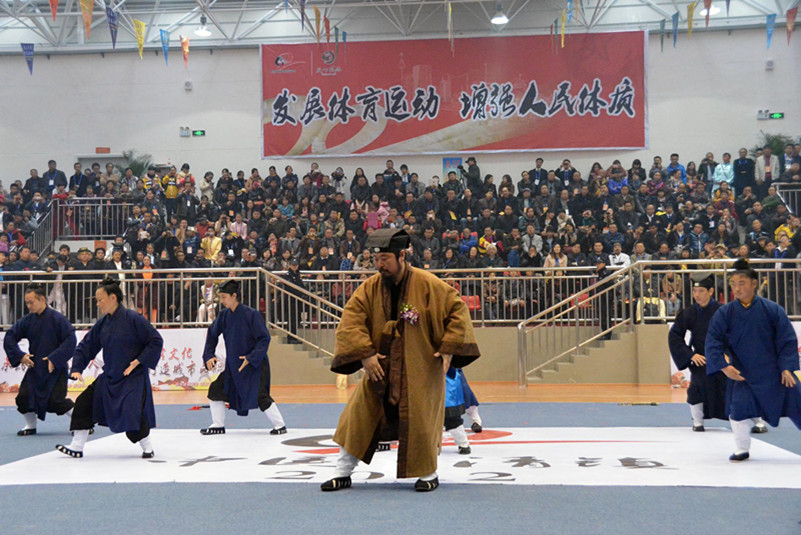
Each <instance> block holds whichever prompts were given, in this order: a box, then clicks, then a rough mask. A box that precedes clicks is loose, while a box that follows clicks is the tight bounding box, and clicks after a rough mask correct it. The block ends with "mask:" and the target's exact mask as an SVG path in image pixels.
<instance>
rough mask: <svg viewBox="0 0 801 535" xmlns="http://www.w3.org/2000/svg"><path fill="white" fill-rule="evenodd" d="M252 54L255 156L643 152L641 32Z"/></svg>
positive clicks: (276, 48)
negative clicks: (560, 44)
mask: <svg viewBox="0 0 801 535" xmlns="http://www.w3.org/2000/svg"><path fill="white" fill-rule="evenodd" d="M568 37H569V38H568V41H567V43H566V45H565V48H560V49H558V51H557V50H555V49H554V47H553V43H552V41H551V39H550V38H549V37H548V36H547V35H545V36H529V37H486V38H473V39H459V40H458V41H457V43H456V46H455V52H454V53H453V54H451V50H450V46H449V43H448V41H447V40H446V39H436V40H418V41H373V42H357V43H353V42H350V43H348V46H347V48H345V47H344V46H339V47H337V46H336V45H335V44H326V43H321V44H302V45H264V46H262V49H261V60H262V84H263V86H262V87H263V99H264V102H263V108H262V109H263V137H264V154H263V155H264V157H276V156H299V155H309V156H312V155H314V156H341V155H350V154H372V155H391V154H439V153H447V154H453V153H457V152H468V151H469V152H470V153H475V152H482V151H484V152H492V151H529V150H549V149H550V150H558V149H573V150H575V149H612V148H614V149H621V148H645V147H646V145H647V137H646V136H647V106H646V98H645V97H646V93H645V44H646V39H647V34H646V33H644V32H623V33H594V34H576V35H570V36H568Z"/></svg>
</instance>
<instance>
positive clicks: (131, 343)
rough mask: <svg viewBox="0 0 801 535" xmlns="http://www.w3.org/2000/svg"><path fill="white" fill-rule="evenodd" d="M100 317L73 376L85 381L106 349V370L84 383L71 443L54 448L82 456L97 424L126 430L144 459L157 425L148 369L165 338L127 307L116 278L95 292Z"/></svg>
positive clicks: (81, 346)
mask: <svg viewBox="0 0 801 535" xmlns="http://www.w3.org/2000/svg"><path fill="white" fill-rule="evenodd" d="M95 297H96V299H97V308H98V309H99V311H100V314H101V318H100V319H99V320H97V323H95V324H94V326H92V329H91V330H90V331H89V332H88V333H87V334H86V337H84V339H83V340H81V343H80V344H78V347H77V349H76V350H75V356H74V357H73V358H72V375H71V377H72V379H74V380H76V381H82V380H83V375H82V373H83V371H84V370H85V369H86V367H87V366H89V363H90V362H92V360H94V358H95V357H96V356H97V354H98V353H99V352H100V350H101V349H102V350H103V373H101V374H100V375H98V376H97V379H95V382H93V383H92V384H91V385H89V386H88V387H86V390H84V391H83V392H82V393H81V395H80V396H78V399H77V400H75V408H74V409H73V412H72V423H71V424H70V430H72V432H73V436H72V443H70V444H69V445H67V446H63V445H61V444H59V445H58V446H56V449H57V450H58V451H60V452H61V453H64V454H65V455H69V456H70V457H83V448H84V445H85V444H86V439H87V438H88V437H89V434H90V433H91V429H92V427H93V426H94V424H98V425H103V426H108V427H109V429H111V431H112V432H114V433H125V435H126V436H127V437H128V440H130V441H131V442H133V443H134V444H139V446H140V447H141V448H142V458H144V459H149V458H151V457H153V455H154V454H153V446H152V445H151V442H150V429H151V428H153V427H155V426H156V411H155V408H154V406H153V391H152V388H151V386H150V375H149V370H153V369H155V368H156V365H157V364H158V362H159V358H161V349H162V347H163V346H164V340H163V339H162V338H161V335H160V334H159V332H158V331H157V330H156V329H155V328H154V327H153V326H152V325H151V324H150V322H148V321H147V320H146V319H145V318H144V317H143V316H142V315H141V314H139V313H138V312H136V311H134V310H131V309H129V308H125V307H124V306H122V305H121V304H120V303H121V302H122V299H123V297H122V290H121V289H120V285H119V282H118V281H115V280H111V279H106V280H104V281H103V282H102V283H101V285H100V287H98V289H97V290H96V292H95Z"/></svg>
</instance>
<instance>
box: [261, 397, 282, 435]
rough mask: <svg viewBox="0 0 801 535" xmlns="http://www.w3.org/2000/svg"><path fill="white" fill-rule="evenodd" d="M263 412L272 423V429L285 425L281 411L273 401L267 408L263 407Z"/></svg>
mask: <svg viewBox="0 0 801 535" xmlns="http://www.w3.org/2000/svg"><path fill="white" fill-rule="evenodd" d="M264 414H265V416H267V419H268V420H270V423H271V424H272V425H273V429H281V428H282V427H286V425H284V418H283V416H281V411H279V410H278V405H276V404H275V403H273V404H272V405H270V407H269V408H268V409H265V410H264Z"/></svg>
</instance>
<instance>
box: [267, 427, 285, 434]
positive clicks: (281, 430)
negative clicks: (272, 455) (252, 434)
mask: <svg viewBox="0 0 801 535" xmlns="http://www.w3.org/2000/svg"><path fill="white" fill-rule="evenodd" d="M270 434H271V435H286V426H284V427H281V428H279V429H271V430H270Z"/></svg>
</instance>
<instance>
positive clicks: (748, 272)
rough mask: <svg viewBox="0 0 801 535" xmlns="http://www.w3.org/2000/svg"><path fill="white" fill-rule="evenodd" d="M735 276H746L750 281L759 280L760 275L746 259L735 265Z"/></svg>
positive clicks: (739, 260)
mask: <svg viewBox="0 0 801 535" xmlns="http://www.w3.org/2000/svg"><path fill="white" fill-rule="evenodd" d="M733 267H734V275H745V276H746V277H748V278H749V279H754V280H759V275H757V272H756V271H754V269H753V268H752V267H751V264H749V263H748V260H746V259H745V258H740V259H738V260H737V261H736V262H735V263H734V266H733Z"/></svg>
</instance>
